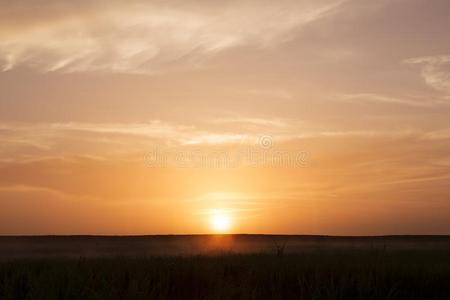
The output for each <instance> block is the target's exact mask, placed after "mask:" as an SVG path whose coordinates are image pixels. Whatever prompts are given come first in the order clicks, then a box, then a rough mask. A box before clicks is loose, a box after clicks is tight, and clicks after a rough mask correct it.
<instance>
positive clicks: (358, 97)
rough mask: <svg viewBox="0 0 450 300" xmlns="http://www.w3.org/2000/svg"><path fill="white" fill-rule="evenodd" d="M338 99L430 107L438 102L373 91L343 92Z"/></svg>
mask: <svg viewBox="0 0 450 300" xmlns="http://www.w3.org/2000/svg"><path fill="white" fill-rule="evenodd" d="M337 99H339V100H341V101H348V102H356V103H363V102H372V103H386V104H400V105H409V106H418V107H429V106H433V105H435V104H437V102H434V101H430V100H423V101H417V100H411V99H407V98H406V99H405V98H400V97H392V96H386V95H379V94H373V93H358V94H341V95H337Z"/></svg>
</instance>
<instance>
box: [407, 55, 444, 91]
mask: <svg viewBox="0 0 450 300" xmlns="http://www.w3.org/2000/svg"><path fill="white" fill-rule="evenodd" d="M405 63H408V64H419V65H422V77H423V79H424V80H425V82H426V83H427V84H428V85H429V86H430V87H432V88H433V89H435V90H437V91H440V92H444V93H446V94H449V93H450V55H440V56H423V57H416V58H411V59H408V60H406V61H405Z"/></svg>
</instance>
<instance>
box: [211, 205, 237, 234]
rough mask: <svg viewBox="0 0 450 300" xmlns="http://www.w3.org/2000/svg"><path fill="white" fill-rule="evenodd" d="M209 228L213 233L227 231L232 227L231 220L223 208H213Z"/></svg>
mask: <svg viewBox="0 0 450 300" xmlns="http://www.w3.org/2000/svg"><path fill="white" fill-rule="evenodd" d="M210 222H211V228H212V230H213V231H214V232H215V233H229V232H230V229H231V227H232V220H231V217H230V215H229V213H227V212H226V211H225V210H223V209H215V210H213V211H212V213H211V217H210Z"/></svg>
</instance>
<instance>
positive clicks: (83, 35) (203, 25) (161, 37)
mask: <svg viewBox="0 0 450 300" xmlns="http://www.w3.org/2000/svg"><path fill="white" fill-rule="evenodd" d="M340 2H342V1H330V0H327V1H325V0H324V1H315V2H313V4H312V3H311V2H309V3H307V2H306V1H290V0H284V1H276V2H274V1H257V2H255V1H252V0H246V1H231V2H227V3H223V4H222V5H218V4H217V3H216V4H211V5H206V6H205V7H206V8H205V7H202V8H200V7H199V6H198V5H196V4H195V2H188V1H183V2H177V1H169V2H159V1H155V2H148V1H130V2H126V3H125V2H121V1H109V2H105V1H100V0H98V1H93V2H91V3H89V4H88V3H86V2H84V1H83V2H82V1H80V2H77V4H73V3H70V2H66V1H64V2H60V1H46V2H43V3H41V5H40V6H39V8H36V12H35V14H36V15H35V16H34V17H33V18H31V19H34V22H30V23H25V24H20V26H19V25H17V26H14V21H15V18H17V19H23V15H25V14H29V15H32V14H33V13H34V12H30V10H28V9H25V8H24V7H23V6H20V5H14V4H9V3H5V2H3V3H2V10H3V9H5V10H6V11H8V12H9V14H10V17H8V15H6V17H5V18H3V20H2V21H0V26H4V28H5V29H4V30H0V62H2V63H1V65H0V67H1V69H2V70H3V71H6V70H11V69H13V68H15V67H17V66H21V65H24V66H28V67H32V68H36V69H38V70H40V71H43V72H50V71H63V72H89V71H106V72H123V73H153V72H158V71H160V70H162V69H164V68H170V67H172V66H173V65H174V64H180V63H190V64H191V63H193V64H196V63H198V62H199V61H202V60H203V59H205V58H207V57H209V56H211V55H214V54H217V53H219V52H221V51H224V50H226V49H230V48H233V47H238V46H255V47H266V46H273V45H277V44H279V43H281V42H283V41H285V40H286V39H289V37H290V36H291V34H292V32H293V31H294V30H296V29H298V28H300V27H301V26H302V25H304V24H307V23H310V22H313V21H315V20H317V19H319V18H321V17H323V16H324V15H326V14H327V13H330V12H332V11H334V10H335V9H336V7H338V6H339V4H340ZM19 23H20V22H19Z"/></svg>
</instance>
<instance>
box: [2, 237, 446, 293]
mask: <svg viewBox="0 0 450 300" xmlns="http://www.w3.org/2000/svg"><path fill="white" fill-rule="evenodd" d="M449 241H450V239H449V238H448V237H383V238H331V237H292V236H290V237H283V236H227V237H214V236H187V237H186V236H183V237H180V236H167V237H123V238H120V237H116V238H111V237H108V238H101V237H40V238H38V237H33V238H30V237H22V238H19V237H14V238H12V237H3V238H0V249H1V250H0V251H1V252H0V253H1V254H2V261H1V262H0V299H2V300H3V299H448V298H449V297H450V248H449V247H448V246H449ZM197 243H204V244H205V245H209V246H208V247H207V246H205V247H207V249H208V251H204V250H202V251H200V248H195V247H197V246H198V247H200V245H198V244H197ZM25 244H27V248H23V249H22V251H18V252H16V253H13V250H14V249H16V250H17V249H18V247H19V246H20V245H25ZM74 244H76V245H78V248H76V249H71V248H70V247H73V245H74ZM45 245H47V248H46V249H47V250H46V251H47V252H45V251H43V247H44V246H45ZM95 245H97V251H94V250H95V249H94V248H95ZM150 245H152V246H153V248H151V249H150V250H151V251H150V252H149V250H148V249H145V248H146V247H149V246H150ZM182 245H184V246H185V248H186V249H184V252H183V251H182V250H183V249H181V248H180V247H181V246H182ZM193 245H194V246H195V247H194V246H193ZM220 245H222V246H220ZM251 245H253V247H254V248H253V249H254V251H252V248H251V247H250V246H251ZM280 245H282V246H280ZM301 245H303V246H304V247H303V248H301ZM138 246H139V247H140V248H139V249H133V248H130V247H138ZM164 246H166V247H167V250H168V251H167V253H166V254H164V249H161V247H164ZM171 247H172V248H171ZM239 247H241V248H239ZM280 247H282V249H281V250H280ZM174 249H176V250H177V251H178V252H177V251H175V250H174ZM188 249H190V251H188ZM193 249H194V250H193ZM236 249H240V251H237V250H236ZM244 249H245V251H244ZM37 250H39V251H37ZM69 250H70V251H69ZM125 250H127V251H125ZM156 250H158V251H156ZM277 250H278V251H277ZM26 253H28V255H27V254H26Z"/></svg>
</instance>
